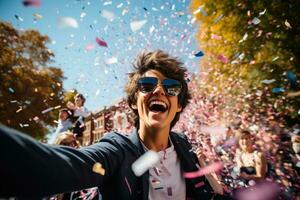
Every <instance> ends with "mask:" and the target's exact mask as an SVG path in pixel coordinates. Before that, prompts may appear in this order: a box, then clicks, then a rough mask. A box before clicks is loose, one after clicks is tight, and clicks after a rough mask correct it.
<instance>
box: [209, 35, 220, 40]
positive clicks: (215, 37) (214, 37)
mask: <svg viewBox="0 0 300 200" xmlns="http://www.w3.org/2000/svg"><path fill="white" fill-rule="evenodd" d="M211 39H215V40H222V36H219V35H216V34H211Z"/></svg>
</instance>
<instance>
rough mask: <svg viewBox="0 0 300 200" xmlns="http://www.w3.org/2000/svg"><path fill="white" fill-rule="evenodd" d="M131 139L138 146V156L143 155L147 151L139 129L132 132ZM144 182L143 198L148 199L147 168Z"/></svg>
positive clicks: (143, 176)
mask: <svg viewBox="0 0 300 200" xmlns="http://www.w3.org/2000/svg"><path fill="white" fill-rule="evenodd" d="M129 138H130V140H131V142H132V143H133V144H134V145H135V146H136V148H137V150H138V156H141V155H143V154H144V153H145V150H144V148H143V145H142V143H141V141H140V138H139V135H138V132H137V130H134V131H133V132H132V133H131V134H130V137H129ZM141 178H142V184H143V200H148V196H149V171H148V170H147V171H146V172H145V173H144V174H143V175H142V177H141Z"/></svg>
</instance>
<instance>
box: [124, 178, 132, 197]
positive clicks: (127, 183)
mask: <svg viewBox="0 0 300 200" xmlns="http://www.w3.org/2000/svg"><path fill="white" fill-rule="evenodd" d="M125 183H126V186H127V188H128V191H129V194H130V195H131V194H132V190H131V187H130V185H129V182H128V180H127V178H126V177H125Z"/></svg>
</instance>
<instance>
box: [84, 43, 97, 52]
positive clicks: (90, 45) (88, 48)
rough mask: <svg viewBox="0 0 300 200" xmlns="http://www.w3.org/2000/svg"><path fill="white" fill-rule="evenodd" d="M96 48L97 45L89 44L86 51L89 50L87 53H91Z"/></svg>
mask: <svg viewBox="0 0 300 200" xmlns="http://www.w3.org/2000/svg"><path fill="white" fill-rule="evenodd" d="M94 48H95V45H94V44H87V45H86V46H85V50H87V51H91V50H93V49H94Z"/></svg>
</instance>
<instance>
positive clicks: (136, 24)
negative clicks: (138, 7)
mask: <svg viewBox="0 0 300 200" xmlns="http://www.w3.org/2000/svg"><path fill="white" fill-rule="evenodd" d="M146 23H147V20H140V21H132V22H131V23H130V28H131V30H132V31H133V32H135V31H138V30H140V29H141V28H142V27H143V26H144V25H145V24H146Z"/></svg>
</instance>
